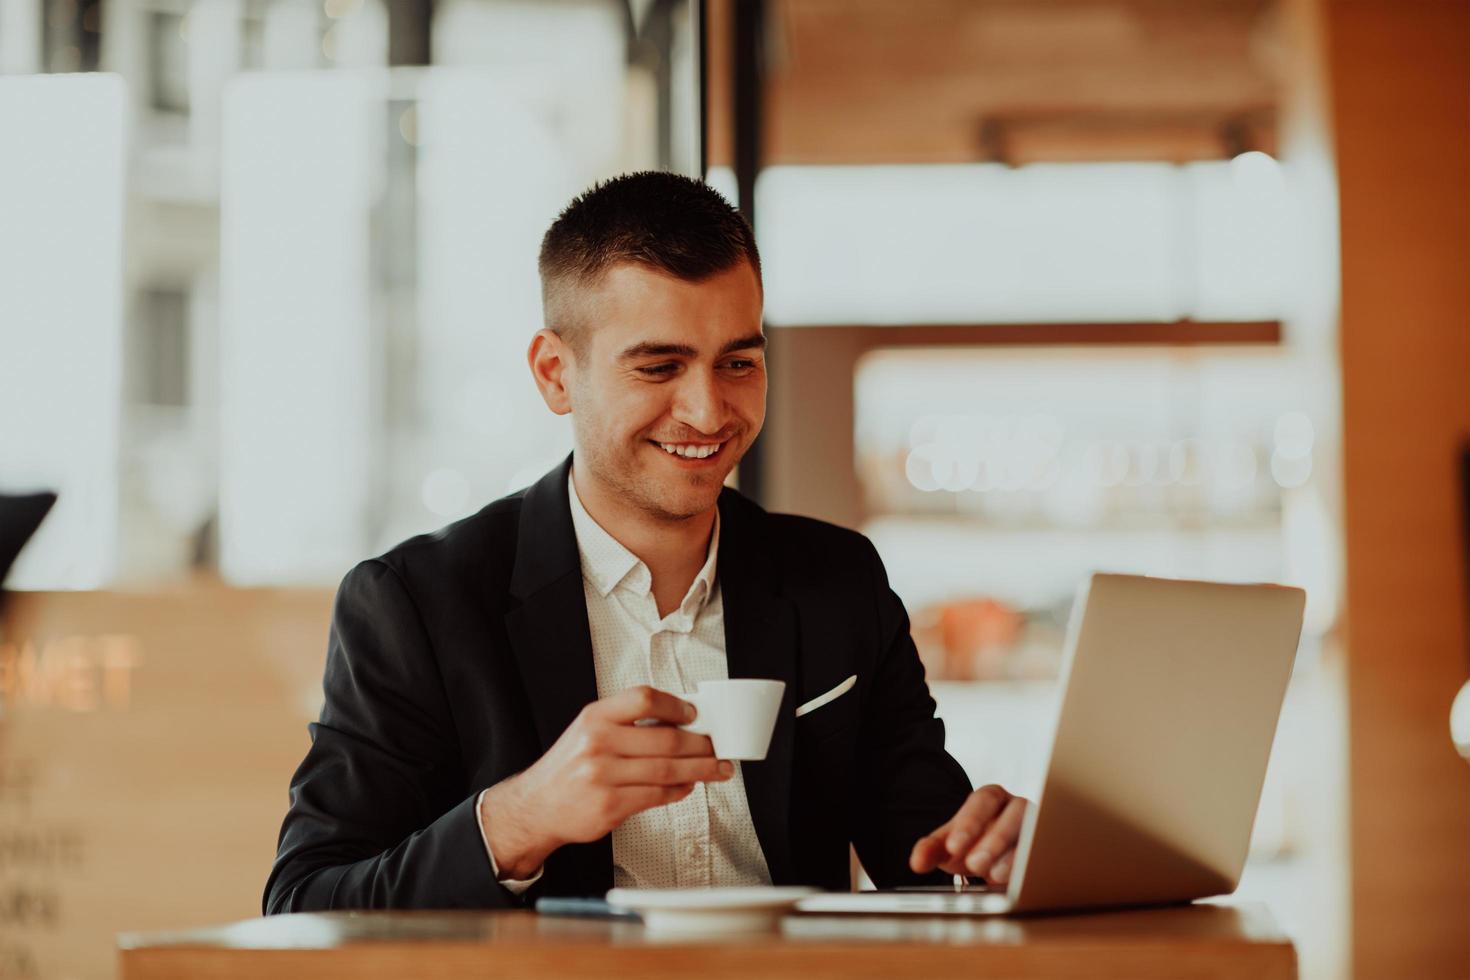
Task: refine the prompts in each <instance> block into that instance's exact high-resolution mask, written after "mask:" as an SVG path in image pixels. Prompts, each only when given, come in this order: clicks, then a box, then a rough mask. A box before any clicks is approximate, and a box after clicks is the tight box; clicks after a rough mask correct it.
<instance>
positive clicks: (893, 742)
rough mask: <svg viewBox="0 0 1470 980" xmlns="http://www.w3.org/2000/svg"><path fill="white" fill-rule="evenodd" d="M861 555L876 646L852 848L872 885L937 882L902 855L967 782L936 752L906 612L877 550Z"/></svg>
mask: <svg viewBox="0 0 1470 980" xmlns="http://www.w3.org/2000/svg"><path fill="white" fill-rule="evenodd" d="M868 550H869V554H870V557H871V562H872V568H873V592H874V602H875V603H876V608H877V623H878V632H879V638H880V647H879V654H878V662H877V664H876V666H875V668H874V672H873V678H872V682H871V687H870V691H871V694H870V699H871V700H870V705H869V708H868V712H867V715H866V717H865V719H864V724H863V734H862V736H861V738H860V740H859V754H858V757H859V758H861V759H864V760H871V763H872V764H871V765H866V766H865V767H864V772H865V777H864V780H863V785H862V786H861V787H860V790H859V797H858V798H859V799H860V800H863V801H866V804H865V805H871V806H872V810H871V811H870V812H869V813H867V814H865V819H862V820H859V821H857V825H856V826H857V831H856V833H855V834H854V840H853V846H854V847H855V848H856V849H857V853H858V859H859V860H861V861H862V863H863V868H864V869H865V870H866V871H867V872H868V875H869V876H870V877H871V878H872V879H873V881H874V883H875V884H877V885H878V886H879V887H880V888H892V887H896V886H899V885H909V884H916V883H921V882H923V883H938V882H944V881H948V880H949V879H948V876H947V875H940V874H928V875H922V876H920V875H915V874H914V873H913V872H912V871H910V870H909V854H910V853H911V852H912V851H913V847H914V844H915V843H916V842H917V841H918V839H919V838H920V837H922V836H924V835H925V834H928V833H929V832H931V831H933V830H934V829H935V828H937V827H938V826H939V825H940V824H942V823H944V822H945V821H946V820H948V819H949V818H950V817H952V816H954V815H955V813H956V812H957V811H958V810H959V808H960V805H961V804H962V803H964V801H965V798H966V796H968V795H969V793H970V780H969V777H968V776H966V775H965V771H964V769H963V768H961V767H960V764H959V763H958V762H956V761H955V760H954V757H953V756H951V755H950V754H949V753H948V752H946V751H945V750H944V722H942V721H940V720H939V719H938V718H936V717H934V710H935V704H934V699H933V697H931V696H930V694H929V686H928V684H926V683H925V681H924V666H923V664H922V663H920V661H919V653H918V650H917V649H916V648H915V647H914V641H913V638H912V637H910V635H909V617H908V613H907V612H905V610H904V608H903V603H902V601H900V600H899V598H898V596H897V595H895V594H894V592H893V590H892V589H891V588H890V587H889V585H888V576H887V574H886V573H885V572H884V570H883V562H882V560H881V559H879V557H878V553H877V552H876V551H875V550H873V548H872V545H871V544H869V545H868Z"/></svg>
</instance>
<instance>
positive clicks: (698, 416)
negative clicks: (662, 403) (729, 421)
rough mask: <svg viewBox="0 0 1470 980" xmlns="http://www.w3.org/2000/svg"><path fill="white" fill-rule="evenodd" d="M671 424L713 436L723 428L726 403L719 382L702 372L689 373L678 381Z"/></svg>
mask: <svg viewBox="0 0 1470 980" xmlns="http://www.w3.org/2000/svg"><path fill="white" fill-rule="evenodd" d="M673 414H674V421H676V422H680V423H682V424H684V425H687V426H689V427H690V428H691V429H694V430H695V431H696V432H699V433H702V434H703V435H708V436H712V435H715V434H716V433H718V432H719V431H720V430H721V429H723V428H724V427H725V417H726V413H725V399H724V397H723V396H722V395H721V394H720V386H719V382H718V380H717V379H716V378H715V377H714V376H713V375H711V374H707V373H705V372H703V371H689V372H687V373H686V374H685V375H684V377H683V378H681V379H679V391H678V394H677V395H676V397H675V398H674V413H673Z"/></svg>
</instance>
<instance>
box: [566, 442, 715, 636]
mask: <svg viewBox="0 0 1470 980" xmlns="http://www.w3.org/2000/svg"><path fill="white" fill-rule="evenodd" d="M572 484H573V486H574V487H575V488H576V492H577V498H578V499H579V500H581V501H582V507H583V508H584V509H586V511H587V513H588V515H589V516H590V517H591V518H592V519H593V520H594V521H596V522H597V524H598V526H599V527H601V528H602V529H603V530H604V531H606V532H607V533H608V534H610V535H612V536H613V538H614V539H615V540H616V541H617V542H618V543H619V544H621V545H622V546H623V547H624V548H627V549H628V550H629V551H631V552H632V553H633V554H634V555H635V556H637V558H638V560H639V561H641V562H643V564H645V565H647V566H648V572H649V575H650V577H651V578H652V580H653V598H654V602H655V603H656V604H657V605H658V614H659V616H660V617H663V616H667V615H668V614H669V613H670V612H671V611H672V610H674V609H675V608H677V607H678V605H679V603H680V602H682V601H683V599H684V596H685V595H686V594H687V593H688V592H689V586H690V585H692V584H693V583H694V578H695V576H696V575H698V574H699V570H700V569H701V568H703V567H704V563H705V560H706V558H707V557H708V555H709V539H710V534H711V533H712V531H713V530H714V523H715V511H716V508H715V507H711V508H710V509H709V510H707V511H705V512H704V513H702V514H696V515H694V516H693V517H688V518H685V519H683V520H660V519H659V518H657V517H654V516H652V515H650V514H648V513H646V512H645V511H642V510H640V509H638V508H635V507H629V506H628V505H627V504H626V502H624V501H623V500H622V499H621V498H620V497H619V496H618V495H617V494H615V493H611V492H608V491H607V490H605V489H604V488H603V487H602V486H601V484H599V483H598V482H597V481H596V480H594V479H591V478H589V477H588V476H587V475H586V474H585V473H582V472H581V471H579V470H578V469H577V467H576V466H573V467H572Z"/></svg>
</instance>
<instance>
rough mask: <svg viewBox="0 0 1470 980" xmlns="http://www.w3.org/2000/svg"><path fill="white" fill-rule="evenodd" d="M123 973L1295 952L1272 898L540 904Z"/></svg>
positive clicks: (539, 971) (822, 966) (1092, 968)
mask: <svg viewBox="0 0 1470 980" xmlns="http://www.w3.org/2000/svg"><path fill="white" fill-rule="evenodd" d="M118 949H119V961H120V971H119V973H120V976H121V977H122V980H165V978H169V980H173V978H179V980H183V978H188V980H228V978H236V977H240V978H244V977H270V978H273V980H285V978H288V977H310V978H314V980H328V978H338V977H340V978H344V980H345V978H352V980H369V978H376V977H383V978H388V977H392V978H395V980H397V978H402V977H424V978H436V977H444V978H454V980H462V978H466V977H534V978H538V980H553V978H564V977H608V976H620V977H653V978H676V977H677V978H679V980H695V978H698V980H712V978H727V977H729V978H733V977H758V978H760V980H780V978H786V977H790V978H800V980H826V978H832V980H836V978H844V980H845V978H849V977H893V976H905V977H922V978H926V980H938V978H946V977H1012V978H1023V977H1077V978H1081V977H1088V978H1094V977H1099V978H1106V977H1119V978H1121V977H1129V978H1136V980H1149V978H1163V977H1168V978H1171V980H1173V978H1181V977H1188V978H1226V977H1248V978H1250V980H1280V978H1293V977H1295V976H1296V952H1295V950H1294V949H1293V948H1292V945H1291V941H1290V940H1289V939H1287V938H1286V937H1285V936H1284V935H1282V933H1281V931H1280V930H1279V929H1278V928H1277V927H1276V924H1275V922H1274V920H1273V919H1272V918H1271V915H1270V913H1269V912H1267V911H1266V909H1265V908H1264V907H1262V906H1259V905H1241V906H1222V905H1192V906H1182V907H1175V908H1167V909H1149V910H1142V911H1130V912H1109V913H1104V914H1096V915H1071V916H1049V917H1045V918H1026V919H955V918H938V917H923V918H916V917H909V916H904V917H890V916H805V915H793V916H788V917H787V918H786V920H785V922H784V924H783V927H782V930H781V932H779V933H771V934H769V935H759V936H752V937H740V938H735V939H728V938H727V939H708V940H690V939H681V940H677V941H661V940H658V939H655V938H652V937H649V936H646V935H645V934H644V930H643V927H642V926H641V925H638V924H636V923H629V922H612V921H606V920H594V919H564V918H545V917H538V916H537V915H536V914H535V913H533V912H328V913H316V914H303V915H281V916H274V917H271V918H266V919H248V920H246V921H243V922H237V923H234V924H231V925H226V926H219V927H215V928H208V929H197V930H192V931H182V932H172V933H132V934H129V933H124V934H122V935H120V936H119V937H118Z"/></svg>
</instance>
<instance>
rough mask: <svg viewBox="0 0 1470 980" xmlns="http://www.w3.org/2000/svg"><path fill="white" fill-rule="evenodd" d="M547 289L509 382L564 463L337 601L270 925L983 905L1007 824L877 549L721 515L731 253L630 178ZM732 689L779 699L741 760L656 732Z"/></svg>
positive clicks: (735, 355) (672, 186)
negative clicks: (962, 753) (369, 914)
mask: <svg viewBox="0 0 1470 980" xmlns="http://www.w3.org/2000/svg"><path fill="white" fill-rule="evenodd" d="M540 270H541V279H542V295H543V301H544V309H545V320H546V326H545V329H543V330H541V331H540V332H538V333H537V334H536V335H535V337H534V339H533V340H532V342H531V347H530V351H529V357H528V360H529V363H530V368H531V374H532V376H533V378H534V380H535V383H536V385H537V387H538V388H539V390H540V392H541V395H542V397H543V398H544V399H545V401H546V404H547V407H548V408H550V410H551V411H553V412H556V413H558V414H570V415H571V417H572V424H573V433H574V449H573V453H572V456H571V457H570V458H569V459H568V460H567V461H566V462H565V463H563V464H562V465H561V466H559V467H557V468H556V469H555V470H553V471H552V472H550V473H548V474H547V475H546V476H545V477H544V478H542V479H541V480H540V481H539V482H538V483H536V484H535V485H534V486H532V487H530V488H528V489H526V490H524V491H522V492H521V493H518V494H515V495H513V496H511V497H507V498H505V499H503V500H499V501H496V502H494V503H492V504H490V505H489V506H487V507H485V508H484V509H483V510H481V511H480V512H479V513H477V514H475V515H473V516H472V517H468V518H466V519H464V520H462V521H459V522H458V523H456V524H453V525H450V526H449V527H447V528H445V529H444V530H442V531H440V532H438V533H436V534H433V535H427V536H422V537H418V538H414V539H411V540H409V541H406V542H404V543H403V544H401V545H399V546H398V547H396V548H394V549H392V550H391V551H389V552H388V553H387V554H385V555H383V556H381V557H379V558H376V559H373V560H370V561H367V562H364V563H362V564H361V565H359V566H358V567H356V568H355V569H353V570H352V572H350V573H349V574H348V576H347V578H346V579H345V580H344V581H343V583H342V587H341V589H340V590H339V592H338V597H337V604H336V608H335V611H334V614H333V622H332V631H331V637H330V640H329V645H328V654H327V667H326V673H325V678H324V682H323V687H324V689H325V693H326V704H325V706H324V707H323V709H322V714H321V719H320V720H319V721H318V722H317V723H315V724H313V725H311V726H310V728H311V734H312V745H311V748H310V749H309V750H308V752H307V755H306V759H305V761H303V762H302V764H301V766H300V768H299V769H298V770H297V772H296V775H295V776H294V778H293V779H292V782H291V797H290V800H291V803H290V810H289V812H288V813H287V815H286V819H285V823H284V825H283V827H282V829H281V837H280V844H279V849H278V852H277V856H276V862H275V866H274V868H273V869H272V871H271V875H270V880H269V881H268V882H267V884H266V892H265V899H264V908H265V911H266V912H267V913H274V912H298V911H308V910H318V909H329V908H404V907H420V908H451V907H481V908H493V907H507V906H514V905H519V904H522V903H524V902H526V901H528V900H529V899H530V898H532V897H534V896H536V895H543V894H545V895H600V894H602V893H603V892H605V891H606V890H607V889H609V888H611V887H613V886H614V885H619V886H637V887H711V886H720V885H763V884H778V885H779V884H807V885H816V886H819V887H823V888H828V889H839V890H841V889H846V888H847V887H848V883H849V861H848V848H849V845H852V846H853V847H855V848H856V850H857V854H858V856H859V858H860V859H861V861H862V862H863V865H864V867H865V868H866V869H867V871H868V873H869V874H870V875H871V876H872V878H873V879H874V880H875V881H876V882H877V883H878V884H879V885H884V886H893V885H905V884H916V883H920V882H925V881H928V882H936V881H943V880H947V879H944V878H941V877H939V874H938V871H942V872H946V873H949V874H970V875H983V876H986V877H988V878H990V879H991V880H993V881H996V882H1000V883H1003V882H1005V881H1006V880H1007V878H1008V876H1009V874H1010V865H1011V861H1012V859H1013V857H1012V856H1013V854H1014V847H1015V843H1016V840H1017V837H1018V835H1019V832H1020V825H1021V819H1022V816H1023V813H1024V810H1025V806H1026V801H1024V800H1022V799H1020V798H1019V797H1013V796H1011V795H1010V794H1009V793H1007V792H1006V791H1005V790H1003V789H1001V788H1000V787H997V786H986V787H982V788H981V789H979V790H976V791H974V792H971V791H970V785H969V782H968V781H967V779H966V778H965V775H964V773H963V771H962V770H961V769H960V767H959V765H958V764H956V763H955V761H954V760H953V759H952V758H951V757H950V756H949V755H948V754H947V753H946V752H945V750H944V727H943V725H942V723H941V722H940V721H939V720H937V719H936V718H935V717H934V702H933V700H932V698H931V697H930V695H929V691H928V688H927V686H926V684H925V682H924V672H923V668H922V667H921V666H920V663H919V659H918V656H917V653H916V652H915V649H914V645H913V642H912V640H911V639H910V638H909V631H908V618H907V616H906V614H905V613H904V609H903V606H902V604H901V603H900V602H899V600H898V598H897V597H896V596H895V595H894V594H893V592H892V591H891V590H890V589H889V587H888V583H887V579H886V577H885V575H884V572H883V567H882V564H881V562H880V561H879V559H878V556H877V554H876V553H875V552H874V550H873V547H872V545H871V544H869V543H868V541H867V540H866V539H865V538H863V537H862V536H861V535H859V534H856V533H854V532H851V531H847V530H844V529H841V528H837V527H834V526H832V525H829V524H824V523H822V522H819V521H814V520H810V519H806V518H799V517H792V516H786V515H776V514H768V513H766V512H765V511H763V510H762V509H761V508H759V507H758V506H756V505H755V504H754V503H752V502H751V501H749V500H746V499H745V498H743V497H742V496H740V495H739V494H738V493H736V492H735V491H733V490H730V489H726V488H725V486H724V483H725V480H726V478H727V477H728V476H729V475H730V473H731V471H732V470H733V469H734V467H735V465H736V464H737V463H738V462H739V461H740V458H741V457H742V456H743V455H744V454H745V452H746V451H747V450H748V449H749V448H750V445H751V443H752V442H754V441H755V439H756V437H757V436H758V435H759V434H760V430H761V426H762V424H763V422H764V420H765V399H766V364H765V337H764V335H763V333H762V329H761V308H762V288H761V273H760V258H759V255H758V254H757V251H756V246H755V240H754V238H753V236H752V235H751V232H750V229H749V226H748V225H746V223H745V222H744V220H743V219H742V218H741V217H740V216H739V214H738V213H736V212H735V211H734V210H733V209H732V208H731V207H730V206H729V205H728V204H727V203H726V202H725V200H724V199H723V198H722V197H720V196H719V195H718V194H716V193H715V192H714V191H712V190H710V189H709V188H708V187H706V186H705V185H704V184H702V183H699V182H696V181H692V180H688V179H686V178H682V177H677V176H673V175H670V174H659V173H640V174H632V175H628V176H624V177H620V178H617V179H615V180H612V181H608V182H607V183H604V184H601V185H598V186H596V187H594V188H592V189H591V190H589V191H588V192H587V193H585V194H583V195H582V196H581V197H579V198H577V199H576V200H574V201H573V202H572V203H571V204H570V205H569V206H568V207H567V208H566V210H565V211H563V212H562V214H561V215H560V217H558V218H557V220H556V222H555V223H554V224H553V225H552V227H551V229H550V230H549V231H548V232H547V233H546V237H545V239H544V240H543V242H542V248H541V258H540ZM726 677H765V678H773V679H778V680H782V681H784V682H785V683H786V690H785V695H784V700H783V702H782V706H781V712H780V715H779V717H778V720H777V723H776V729H775V732H774V734H773V736H772V739H771V746H770V749H769V751H768V753H767V757H766V758H765V759H764V760H763V761H760V762H747V763H739V764H733V763H730V762H727V761H721V760H718V759H716V758H715V757H714V755H713V751H712V747H711V745H710V741H709V739H708V738H706V737H705V736H702V735H694V734H690V733H688V732H684V731H682V730H680V729H679V728H678V727H676V726H677V725H679V724H682V723H685V722H687V721H689V720H691V719H692V718H693V709H692V707H691V706H690V705H689V704H687V703H686V702H685V701H683V700H682V699H681V698H680V697H679V695H680V694H688V693H690V692H692V691H693V690H694V689H695V687H696V686H697V685H698V684H699V682H701V681H705V680H716V679H722V678H726ZM849 680H851V682H850V683H849ZM824 695H825V696H826V697H825V698H824V697H823V696H824ZM813 700H820V701H821V702H822V703H821V707H819V708H816V709H815V710H812V711H810V712H808V713H804V714H803V715H802V716H801V717H800V718H798V717H796V714H795V708H796V706H797V705H800V704H804V703H806V702H809V701H813ZM936 869H938V870H936Z"/></svg>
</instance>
